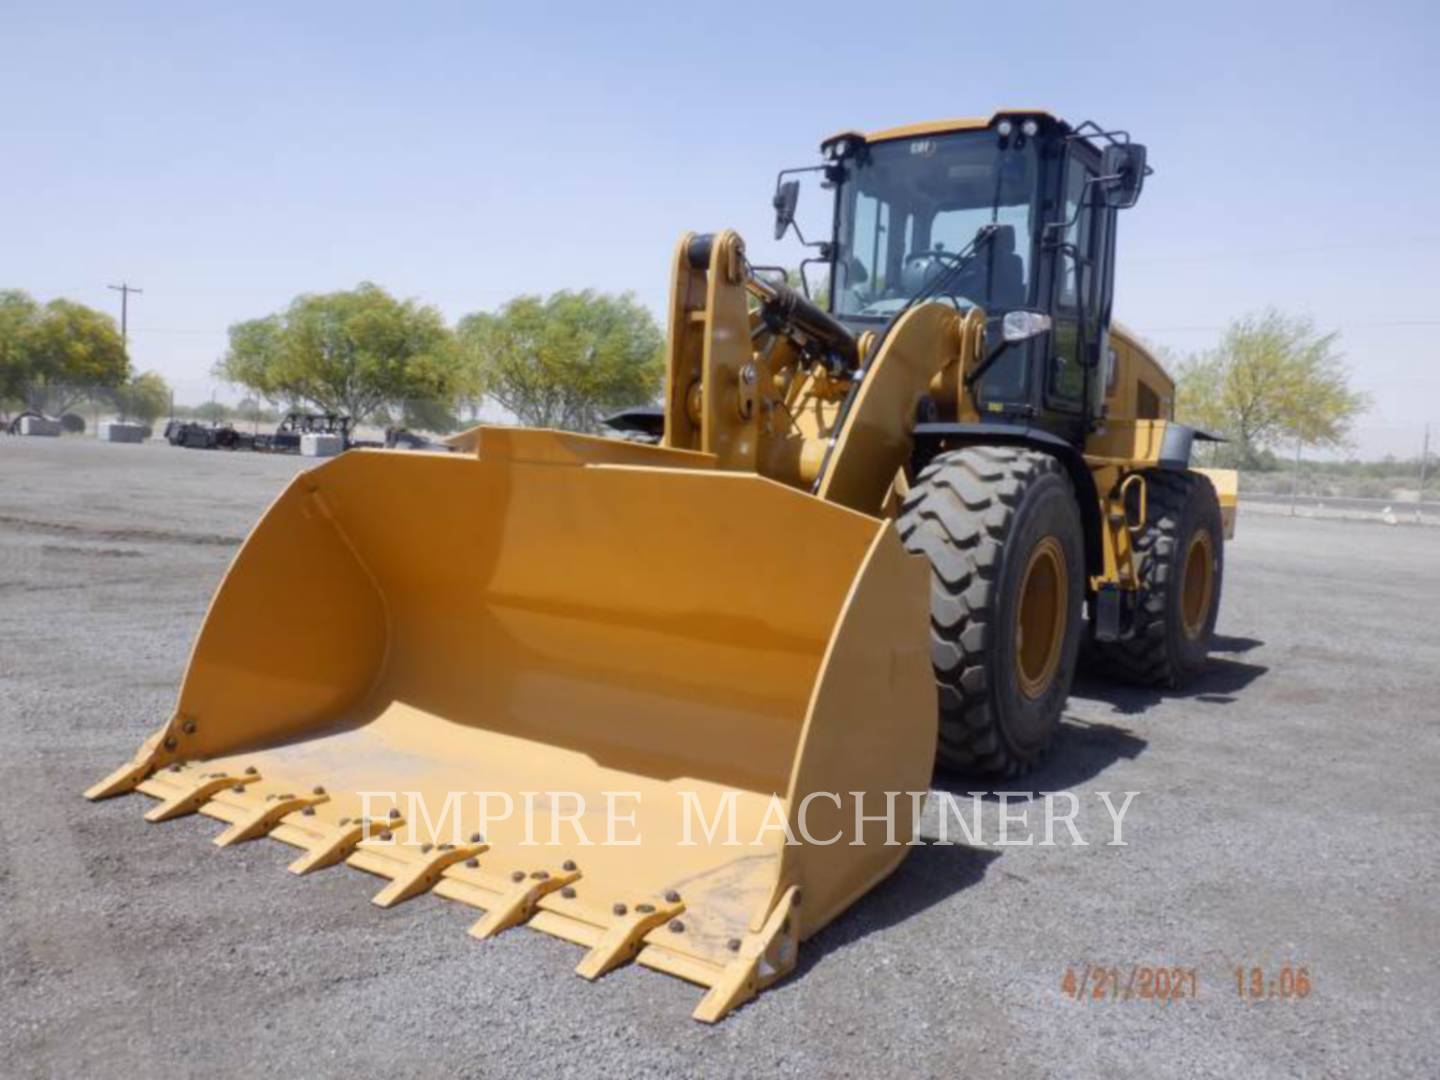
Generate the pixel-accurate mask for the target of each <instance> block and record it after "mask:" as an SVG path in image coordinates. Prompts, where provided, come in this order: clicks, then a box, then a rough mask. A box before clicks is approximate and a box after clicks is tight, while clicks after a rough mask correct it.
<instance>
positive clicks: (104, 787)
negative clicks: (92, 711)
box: [85, 729, 168, 802]
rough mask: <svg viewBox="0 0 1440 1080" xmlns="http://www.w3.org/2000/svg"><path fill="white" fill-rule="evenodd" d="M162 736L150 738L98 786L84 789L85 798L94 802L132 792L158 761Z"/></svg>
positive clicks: (94, 785) (93, 785) (159, 734)
mask: <svg viewBox="0 0 1440 1080" xmlns="http://www.w3.org/2000/svg"><path fill="white" fill-rule="evenodd" d="M167 730H168V729H167ZM162 735H163V732H162V733H158V734H155V735H152V736H150V738H148V739H146V740H145V742H144V743H142V744H141V746H140V749H139V750H138V751H136V753H135V756H134V757H133V758H131V759H130V760H129V761H127V762H126V763H125V764H124V765H121V766H120V768H118V769H116V770H115V771H114V772H112V773H111V774H110V775H109V776H107V777H105V779H104V780H101V781H100V782H99V783H98V784H92V785H91V786H90V787H88V788H86V789H85V798H87V799H89V800H90V801H91V802H94V801H96V800H98V799H109V798H113V797H114V796H116V795H126V794H129V793H130V792H132V791H134V790H135V789H136V788H137V787H138V786H139V785H140V782H141V781H142V780H144V779H145V778H146V777H147V776H149V775H150V772H151V770H153V769H154V768H155V766H156V764H157V762H158V761H159V759H160V747H161V742H160V740H161V737H162Z"/></svg>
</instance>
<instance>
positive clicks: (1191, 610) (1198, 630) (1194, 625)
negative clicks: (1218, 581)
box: [1180, 529, 1215, 641]
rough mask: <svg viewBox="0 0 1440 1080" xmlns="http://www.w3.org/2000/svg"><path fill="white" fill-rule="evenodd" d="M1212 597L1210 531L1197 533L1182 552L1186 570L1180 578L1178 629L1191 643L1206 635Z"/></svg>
mask: <svg viewBox="0 0 1440 1080" xmlns="http://www.w3.org/2000/svg"><path fill="white" fill-rule="evenodd" d="M1214 593H1215V555H1214V547H1213V545H1212V544H1211V541H1210V533H1209V531H1208V530H1206V529H1197V530H1196V531H1195V534H1194V535H1193V536H1191V537H1190V546H1189V547H1188V548H1186V549H1185V569H1184V573H1183V575H1182V576H1181V578H1180V626H1181V629H1183V630H1184V631H1185V636H1186V637H1187V638H1190V639H1191V640H1192V641H1194V640H1195V639H1196V638H1198V637H1200V635H1201V634H1203V633H1204V632H1205V624H1206V622H1208V621H1209V618H1210V600H1211V597H1212V596H1213V595H1214Z"/></svg>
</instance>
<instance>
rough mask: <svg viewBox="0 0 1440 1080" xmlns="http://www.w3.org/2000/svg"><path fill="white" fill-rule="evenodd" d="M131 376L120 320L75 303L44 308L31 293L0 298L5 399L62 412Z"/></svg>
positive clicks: (0, 373)
mask: <svg viewBox="0 0 1440 1080" xmlns="http://www.w3.org/2000/svg"><path fill="white" fill-rule="evenodd" d="M129 374H130V363H129V360H128V359H127V358H126V356H125V346H124V343H123V342H122V341H121V340H120V332H119V330H117V329H116V327H115V320H114V319H112V318H111V317H110V316H109V315H106V314H104V313H103V312H99V311H96V310H95V309H94V308H89V307H86V306H85V305H84V304H77V303H75V302H74V301H73V300H51V301H50V302H49V303H48V304H45V305H44V306H43V307H42V306H40V305H39V304H37V303H36V302H35V301H34V300H32V299H31V298H30V297H29V296H28V295H27V294H26V293H24V292H20V291H18V290H9V291H6V292H4V293H0V397H3V398H5V399H7V400H10V399H15V400H23V401H24V403H25V405H26V406H28V407H29V408H32V409H37V410H39V411H41V412H47V413H52V414H58V413H62V412H64V411H65V410H67V409H69V408H71V407H72V406H73V405H75V404H76V403H77V402H79V401H83V400H84V399H85V398H86V397H87V396H89V395H90V394H91V393H92V392H94V391H99V390H109V389H113V388H115V387H117V386H119V385H120V384H122V383H123V382H124V381H125V380H126V378H127V377H128V376H129Z"/></svg>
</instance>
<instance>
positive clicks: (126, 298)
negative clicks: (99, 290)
mask: <svg viewBox="0 0 1440 1080" xmlns="http://www.w3.org/2000/svg"><path fill="white" fill-rule="evenodd" d="M105 287H106V288H107V289H114V290H115V291H116V292H118V293H119V294H120V344H122V345H124V346H126V349H127V351H128V349H129V345H130V326H129V323H130V294H131V293H132V292H133V293H135V294H136V295H139V294H141V293H143V292H144V291H145V290H144V289H137V288H135V286H134V285H131V284H129V283H127V282H121V283H120V284H119V285H106V286H105Z"/></svg>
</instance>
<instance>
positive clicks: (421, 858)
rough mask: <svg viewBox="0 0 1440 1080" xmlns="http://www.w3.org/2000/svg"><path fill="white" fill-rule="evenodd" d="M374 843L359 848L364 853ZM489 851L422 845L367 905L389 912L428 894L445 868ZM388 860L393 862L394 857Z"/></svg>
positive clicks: (472, 846)
mask: <svg viewBox="0 0 1440 1080" xmlns="http://www.w3.org/2000/svg"><path fill="white" fill-rule="evenodd" d="M374 843H376V841H373V840H366V841H364V842H363V843H362V844H360V845H359V846H360V848H361V849H362V850H363V849H364V848H365V847H366V846H367V845H370V844H374ZM489 847H490V845H489V844H441V845H439V846H438V847H434V846H432V845H429V844H425V845H422V846H421V847H420V848H417V849H414V850H413V852H411V853H409V857H408V859H406V860H405V866H404V868H403V869H402V870H401V871H400V873H399V874H397V875H396V876H395V877H394V878H393V879H392V880H391V882H390V884H388V885H386V886H385V887H384V888H383V889H381V890H380V891H379V892H378V893H376V894H375V895H374V896H373V897H371V900H370V902H371V903H373V904H378V905H379V906H380V907H383V908H389V907H394V906H395V905H396V904H400V903H403V902H404V901H406V900H409V899H411V898H412V897H415V896H419V895H420V894H421V893H423V892H428V891H429V890H430V889H432V888H434V887H435V885H436V883H437V882H439V880H440V875H441V874H442V873H443V872H444V871H445V869H446V868H447V867H449V866H451V865H452V864H454V863H457V862H461V861H462V860H464V859H472V858H474V857H476V856H477V855H479V854H480V853H481V852H484V851H487V850H489ZM391 857H392V858H394V854H393V853H391Z"/></svg>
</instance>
